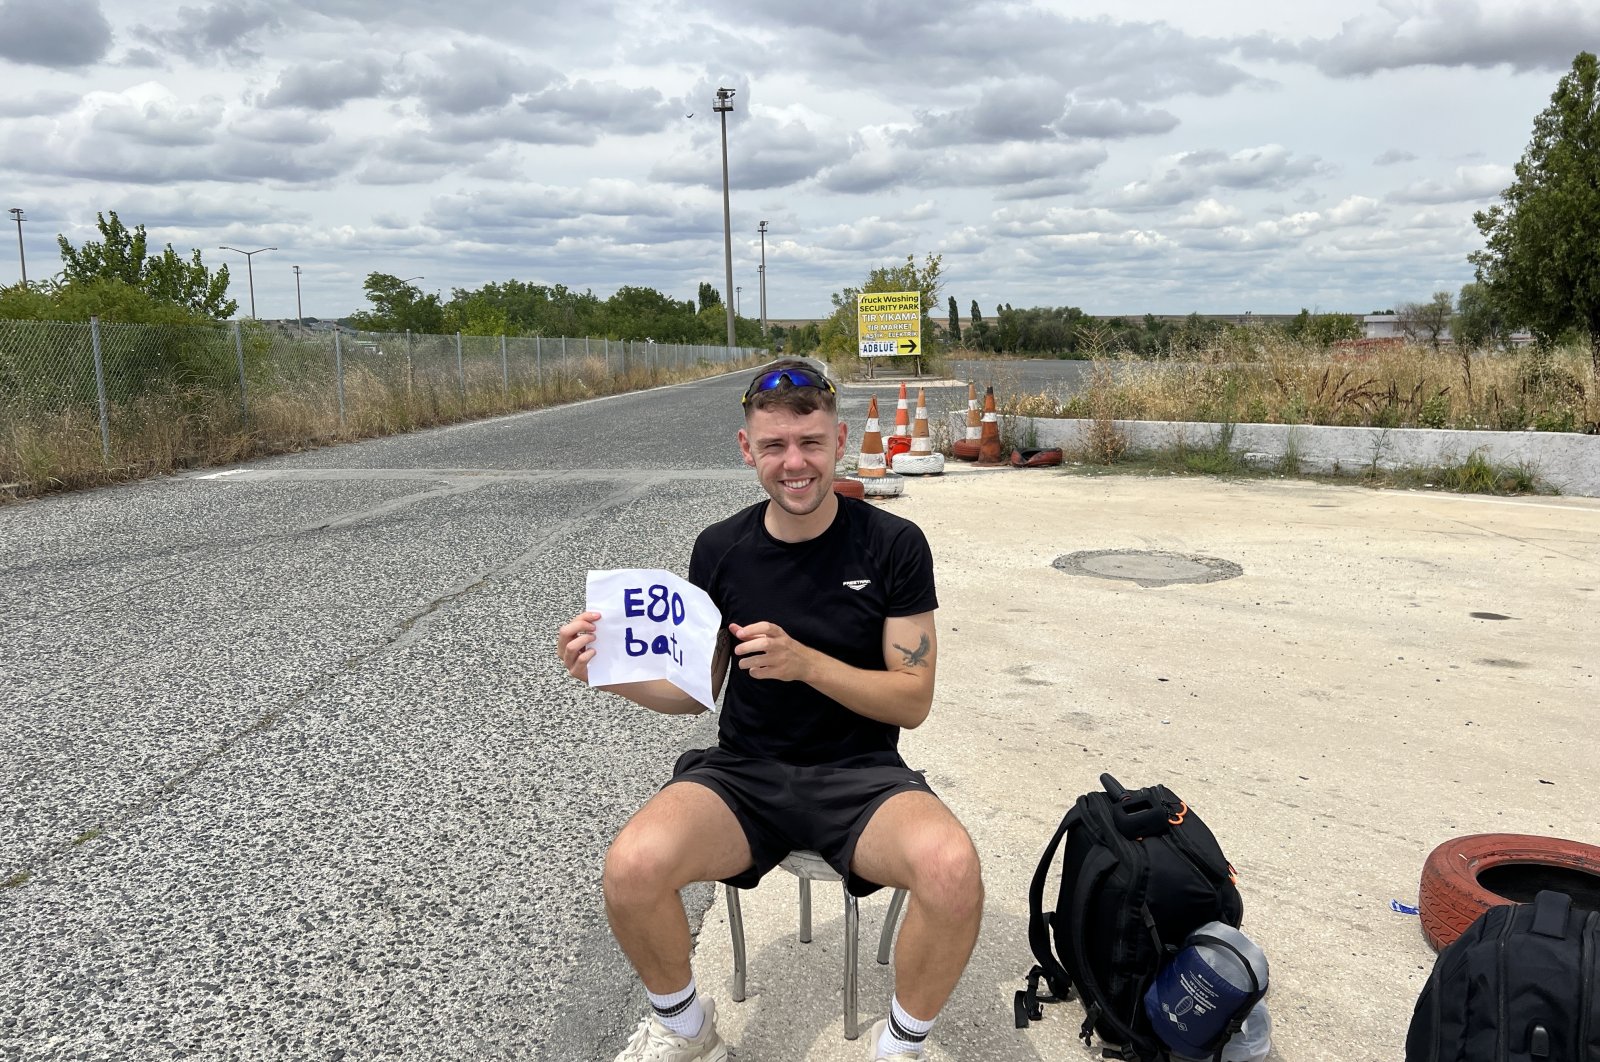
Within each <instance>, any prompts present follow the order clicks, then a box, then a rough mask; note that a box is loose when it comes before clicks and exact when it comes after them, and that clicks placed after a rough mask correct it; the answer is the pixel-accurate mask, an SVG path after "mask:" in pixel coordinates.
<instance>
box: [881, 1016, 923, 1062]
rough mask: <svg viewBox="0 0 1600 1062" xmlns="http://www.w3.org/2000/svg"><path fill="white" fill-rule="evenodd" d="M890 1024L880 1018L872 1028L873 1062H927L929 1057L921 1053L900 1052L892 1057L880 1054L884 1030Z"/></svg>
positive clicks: (885, 1019)
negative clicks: (880, 1043)
mask: <svg viewBox="0 0 1600 1062" xmlns="http://www.w3.org/2000/svg"><path fill="white" fill-rule="evenodd" d="M888 1024H889V1019H888V1018H879V1019H878V1021H877V1023H876V1024H875V1025H873V1026H872V1033H871V1036H870V1041H869V1042H870V1043H871V1044H872V1059H873V1062H927V1059H928V1056H927V1055H925V1054H923V1053H922V1052H921V1051H899V1052H896V1053H895V1054H892V1055H880V1054H878V1041H880V1040H882V1039H883V1030H884V1028H885V1027H887V1026H888Z"/></svg>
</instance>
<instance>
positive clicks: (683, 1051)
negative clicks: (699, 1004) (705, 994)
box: [616, 999, 728, 1062]
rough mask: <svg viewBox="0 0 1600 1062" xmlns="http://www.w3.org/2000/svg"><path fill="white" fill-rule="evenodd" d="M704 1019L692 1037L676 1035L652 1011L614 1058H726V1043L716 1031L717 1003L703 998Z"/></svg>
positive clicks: (653, 1061)
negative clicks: (698, 1032) (698, 1030)
mask: <svg viewBox="0 0 1600 1062" xmlns="http://www.w3.org/2000/svg"><path fill="white" fill-rule="evenodd" d="M703 1005H704V1006H705V1008H706V1022H705V1024H704V1025H702V1026H701V1027H700V1035H699V1036H696V1037H695V1038H694V1039H693V1040H691V1039H689V1038H688V1037H686V1036H679V1035H678V1034H677V1033H675V1032H673V1031H672V1030H671V1029H669V1028H667V1027H666V1026H665V1025H662V1024H661V1022H660V1021H658V1020H657V1019H656V1015H655V1012H654V1011H651V1012H650V1013H649V1014H646V1015H645V1018H644V1021H642V1022H640V1023H639V1027H638V1028H637V1029H635V1030H634V1033H633V1039H631V1040H629V1041H628V1046H627V1047H624V1048H623V1049H622V1054H620V1055H618V1056H617V1060H616V1062H728V1045H727V1044H725V1043H723V1042H722V1037H720V1036H718V1035H717V1007H716V1004H715V1002H713V1001H712V1000H709V999H707V1000H705V1001H704V1004H703Z"/></svg>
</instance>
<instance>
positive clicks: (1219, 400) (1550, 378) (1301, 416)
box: [1018, 338, 1600, 432]
mask: <svg viewBox="0 0 1600 1062" xmlns="http://www.w3.org/2000/svg"><path fill="white" fill-rule="evenodd" d="M1104 365H1105V363H1104V362H1103V361H1101V360H1100V359H1097V364H1096V368H1095V370H1094V371H1093V374H1092V382H1091V386H1090V387H1089V388H1088V389H1086V390H1085V391H1083V392H1080V393H1078V394H1076V395H1073V396H1071V397H1069V398H1067V399H1066V400H1065V401H1058V402H1056V403H1055V405H1054V408H1053V409H1050V408H1048V407H1049V405H1050V403H1049V396H1037V401H1033V402H1032V404H1031V408H1030V410H1029V412H1030V414H1031V415H1035V416H1064V417H1078V418H1089V419H1102V418H1104V419H1123V420H1180V421H1184V420H1186V421H1212V422H1234V423H1254V424H1262V423H1265V424H1331V425H1345V426H1364V427H1378V428H1455V429H1464V430H1501V431H1522V430H1528V429H1532V430H1538V431H1591V432H1593V431H1600V382H1597V381H1596V379H1595V375H1594V372H1593V369H1592V367H1591V365H1590V363H1589V360H1588V357H1587V352H1586V351H1581V350H1577V349H1572V348H1569V349H1558V350H1554V351H1547V352H1538V351H1533V350H1525V351H1519V352H1516V353H1507V354H1490V355H1485V354H1478V355H1473V356H1472V357H1471V358H1469V359H1463V358H1462V357H1461V356H1460V355H1459V354H1457V353H1455V352H1444V353H1439V352H1435V351H1433V350H1432V349H1430V348H1426V347H1415V346H1410V347H1388V348H1381V349H1377V350H1369V351H1363V352H1360V353H1353V354H1339V353H1337V352H1335V353H1332V354H1330V353H1328V352H1326V351H1323V350H1319V349H1315V348H1307V347H1303V346H1300V345H1298V344H1295V343H1292V342H1289V341H1286V340H1275V339H1271V338H1268V339H1264V340H1262V341H1259V342H1258V343H1257V344H1256V345H1255V346H1254V347H1252V348H1249V349H1242V350H1233V351H1212V352H1208V355H1207V356H1203V357H1201V358H1198V359H1194V360H1170V361H1169V360H1161V361H1154V362H1131V363H1126V362H1125V363H1119V364H1118V365H1117V366H1116V369H1115V372H1102V367H1103V366H1104ZM1468 372H1470V377H1469V376H1468V375H1467V373H1468ZM1022 404H1029V403H1028V402H1024V403H1022ZM1040 405H1043V406H1044V407H1046V408H1044V409H1039V408H1038V407H1039V406H1040ZM1018 408H1019V410H1020V408H1021V406H1020V405H1019V406H1018Z"/></svg>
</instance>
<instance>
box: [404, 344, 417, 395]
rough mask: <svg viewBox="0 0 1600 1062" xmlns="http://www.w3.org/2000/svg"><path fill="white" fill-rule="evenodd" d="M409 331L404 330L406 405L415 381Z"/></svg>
mask: <svg viewBox="0 0 1600 1062" xmlns="http://www.w3.org/2000/svg"><path fill="white" fill-rule="evenodd" d="M411 342H412V336H411V329H409V328H408V329H406V403H407V404H408V405H409V404H410V402H411V385H412V383H413V382H414V381H415V380H416V375H417V374H416V372H415V370H414V369H413V368H412V365H411Z"/></svg>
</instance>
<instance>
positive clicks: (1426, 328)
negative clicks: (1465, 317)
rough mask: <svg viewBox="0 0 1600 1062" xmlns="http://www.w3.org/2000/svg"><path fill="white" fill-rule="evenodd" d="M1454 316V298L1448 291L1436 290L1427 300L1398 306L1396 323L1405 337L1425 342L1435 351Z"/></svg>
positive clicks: (1442, 340)
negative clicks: (1398, 318) (1398, 311)
mask: <svg viewBox="0 0 1600 1062" xmlns="http://www.w3.org/2000/svg"><path fill="white" fill-rule="evenodd" d="M1454 316H1455V299H1453V298H1452V297H1451V295H1450V293H1449V292H1448V291H1436V292H1434V293H1433V298H1431V299H1429V300H1428V301H1427V302H1408V303H1406V304H1405V305H1404V306H1402V307H1400V313H1399V317H1400V320H1399V321H1398V322H1397V323H1398V324H1399V325H1400V331H1402V332H1404V333H1405V334H1406V338H1407V339H1411V340H1415V341H1421V342H1426V343H1428V344H1430V345H1431V346H1432V347H1433V349H1434V350H1436V351H1437V350H1438V349H1439V344H1441V343H1443V342H1444V334H1445V332H1446V331H1448V330H1449V328H1450V320H1451V318H1453V317H1454Z"/></svg>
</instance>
